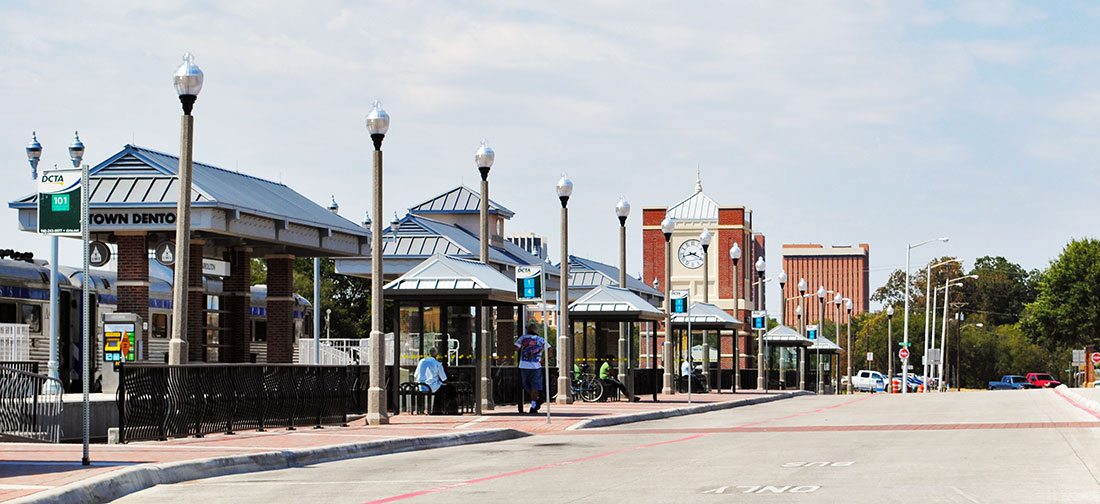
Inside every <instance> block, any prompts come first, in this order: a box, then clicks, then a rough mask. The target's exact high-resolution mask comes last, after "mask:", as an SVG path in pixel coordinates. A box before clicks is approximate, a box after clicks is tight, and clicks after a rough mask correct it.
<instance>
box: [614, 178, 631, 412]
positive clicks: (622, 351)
mask: <svg viewBox="0 0 1100 504" xmlns="http://www.w3.org/2000/svg"><path fill="white" fill-rule="evenodd" d="M615 217H617V218H618V219H619V288H621V289H625V288H626V218H627V217H630V202H628V201H626V196H620V197H619V202H618V203H616V204H615ZM628 327H630V325H629V324H627V323H626V322H620V323H619V366H618V370H619V373H618V374H619V383H625V384H627V390H629V391H630V397H629V398H628V399H630V400H631V401H633V400H634V380H633V379H632V377H628V376H627V372H626V371H627V370H626V367H627V366H629V365H630V364H631V357H632V355H631V354H632V353H633V352H631V351H630V350H631V349H630V346H629V343H628V341H629V340H628V335H627V334H626V332H627V328H628Z"/></svg>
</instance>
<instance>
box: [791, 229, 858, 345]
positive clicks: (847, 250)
mask: <svg viewBox="0 0 1100 504" xmlns="http://www.w3.org/2000/svg"><path fill="white" fill-rule="evenodd" d="M782 252H783V270H784V271H786V272H787V276H788V278H789V280H788V281H787V285H786V287H785V288H784V291H783V298H784V299H786V300H787V303H789V304H788V305H787V318H786V320H785V321H784V323H786V324H787V325H789V326H792V327H795V325H796V324H797V321H798V317H797V315H796V314H795V307H797V306H798V279H800V278H805V279H806V284H807V291H808V292H810V293H812V292H816V291H817V289H818V287H820V286H824V287H825V290H827V291H831V292H830V293H829V295H828V299H829V300H832V298H833V295H834V293H836V292H839V293H840V295H841V296H843V297H845V298H850V299H851V300H852V314H853V315H859V314H860V313H863V312H865V311H867V310H869V309H870V306H871V290H870V279H869V275H868V270H869V269H870V261H871V259H870V257H871V246H870V245H868V244H866V243H860V244H859V245H858V246H847V245H841V246H831V247H825V246H823V245H819V244H816V243H795V244H784V245H783V250H782ZM820 306H821V305H820V302H819V301H817V298H816V297H815V298H814V300H813V302H810V300H807V302H806V304H805V306H804V308H803V310H805V314H806V323H807V324H813V323H815V322H814V321H816V320H819V319H820V315H819V312H820V310H821V308H820ZM825 318H826V319H828V320H833V308H832V307H829V306H826V308H825Z"/></svg>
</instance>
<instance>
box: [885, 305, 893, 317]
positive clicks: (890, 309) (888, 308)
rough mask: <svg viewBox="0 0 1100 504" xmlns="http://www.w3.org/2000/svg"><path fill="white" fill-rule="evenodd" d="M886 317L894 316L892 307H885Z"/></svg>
mask: <svg viewBox="0 0 1100 504" xmlns="http://www.w3.org/2000/svg"><path fill="white" fill-rule="evenodd" d="M886 316H887V317H893V316H894V307H893V306H887V307H886Z"/></svg>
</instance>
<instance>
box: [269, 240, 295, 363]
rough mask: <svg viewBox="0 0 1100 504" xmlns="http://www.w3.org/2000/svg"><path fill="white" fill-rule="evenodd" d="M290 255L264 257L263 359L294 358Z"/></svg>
mask: <svg viewBox="0 0 1100 504" xmlns="http://www.w3.org/2000/svg"><path fill="white" fill-rule="evenodd" d="M293 286H294V256H292V255H277V256H267V362H272V363H289V362H291V361H292V360H293V358H294V319H293V315H294V314H293V310H294V294H293V292H292V291H293Z"/></svg>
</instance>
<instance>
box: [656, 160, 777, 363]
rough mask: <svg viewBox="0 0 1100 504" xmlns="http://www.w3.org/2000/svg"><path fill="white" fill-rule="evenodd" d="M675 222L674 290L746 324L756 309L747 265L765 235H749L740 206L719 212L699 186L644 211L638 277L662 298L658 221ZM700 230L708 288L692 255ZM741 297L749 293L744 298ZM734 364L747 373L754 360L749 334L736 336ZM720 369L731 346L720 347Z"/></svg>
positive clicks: (747, 221) (747, 214) (749, 218)
mask: <svg viewBox="0 0 1100 504" xmlns="http://www.w3.org/2000/svg"><path fill="white" fill-rule="evenodd" d="M666 215H668V216H671V217H674V218H675V219H676V230H675V232H673V234H672V240H671V246H672V278H671V279H670V280H671V286H672V289H674V290H680V289H683V290H688V291H690V292H691V297H692V300H693V301H703V291H704V289H706V290H707V291H708V294H709V302H710V303H711V304H714V305H717V306H718V307H719V308H721V309H723V310H725V311H726V312H727V313H730V314H732V315H734V316H735V317H737V318H738V319H740V320H748V319H749V318H750V312H751V311H752V310H753V309H754V307H755V306H760V305H761V304H762V303H757V302H756V301H757V300H756V299H755V297H756V292H755V289H746V286H751V285H752V284H751V282H752V277H753V276H755V273H754V272H753V268H752V264H753V262H755V261H756V258H757V257H761V256H762V255H763V254H764V241H765V240H764V235H763V234H761V233H754V232H753V230H752V211H751V210H749V209H748V208H746V207H744V206H721V205H719V204H718V203H717V202H715V201H714V200H713V199H711V198H710V197H708V196H707V195H706V194H705V193H704V192H703V185H702V181H701V180H698V179H697V180H696V183H695V192H694V193H692V194H691V195H690V196H688V197H687V198H685V199H683V200H681V201H680V202H679V203H676V204H675V205H673V206H671V207H647V208H644V209H643V210H642V259H643V263H644V264H643V275H644V280H645V281H646V282H647V283H650V284H652V282H653V279H657V281H658V284H659V287H658V289H659V290H660V291H661V292H664V291H665V286H666V283H665V282H666V279H665V238H664V234H663V233H662V231H661V221H662V220H664V218H665V216H666ZM703 228H707V229H710V232H711V233H712V235H713V239H712V241H711V244H710V248H709V251H708V253H707V254H706V261H707V264H708V269H709V283H706V284H704V282H703V268H702V261H703V258H702V257H696V256H695V255H694V253H693V251H694V250H696V247H697V246H698V239H699V233H701V232H702V231H703ZM734 243H737V244H738V246H739V247H740V248H741V250H742V255H741V259H740V260H739V261H738V263H737V268H736V272H735V271H734V266H733V262H732V261H730V258H729V249H730V247H732V246H733V244H734ZM735 275H736V277H737V296H736V298H737V299H736V301H735V299H734V293H733V287H734V284H733V279H734V276H735ZM746 292H749V294H748V295H746ZM737 339H738V343H737V347H738V349H737V350H738V355H740V356H741V360H740V362H739V363H738V366H740V367H741V368H742V369H744V368H745V367H748V362H747V361H746V356H750V355H752V356H754V355H755V353H754V352H755V350H754V343H755V342H754V340H753V339H752V338H749V337H748V333H745V332H743V331H742V332H739V335H738V338H737ZM721 352H722V355H723V358H722V366H723V368H726V369H729V368H730V367H731V366H732V360H731V358H730V357H728V356H730V355H733V344H732V342H731V340H729V339H724V340H723V341H722V348H721Z"/></svg>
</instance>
